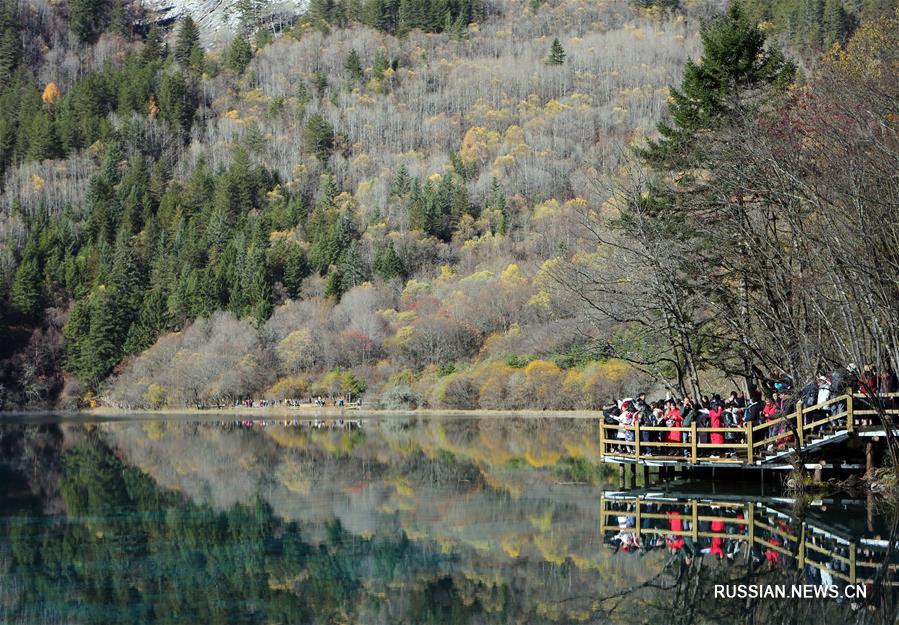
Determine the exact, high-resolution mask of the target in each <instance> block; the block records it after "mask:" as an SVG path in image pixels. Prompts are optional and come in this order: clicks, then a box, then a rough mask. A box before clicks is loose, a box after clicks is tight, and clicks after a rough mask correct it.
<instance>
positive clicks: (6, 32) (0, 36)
mask: <svg viewBox="0 0 899 625" xmlns="http://www.w3.org/2000/svg"><path fill="white" fill-rule="evenodd" d="M20 28H21V26H20V24H19V11H18V6H17V4H16V2H15V0H0V93H2V92H3V91H4V89H5V87H6V85H10V84H11V82H12V78H13V74H14V73H15V71H16V68H17V67H18V66H19V61H20V60H21V58H22V36H21V30H20ZM0 123H2V122H0ZM0 150H2V146H0ZM0 166H2V160H0Z"/></svg>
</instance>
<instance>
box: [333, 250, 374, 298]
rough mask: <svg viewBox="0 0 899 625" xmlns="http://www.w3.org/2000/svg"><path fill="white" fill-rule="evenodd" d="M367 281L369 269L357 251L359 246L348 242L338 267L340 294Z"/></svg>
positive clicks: (360, 253)
mask: <svg viewBox="0 0 899 625" xmlns="http://www.w3.org/2000/svg"><path fill="white" fill-rule="evenodd" d="M368 279H369V268H368V265H367V263H366V262H365V259H364V258H363V257H362V252H361V251H360V250H359V244H358V243H357V242H356V241H350V243H349V245H348V246H347V248H346V253H345V254H344V258H343V262H342V263H341V266H340V282H341V292H344V293H345V292H346V291H349V290H350V289H351V288H353V287H354V286H359V285H360V284H362V283H363V282H366V281H367V280H368Z"/></svg>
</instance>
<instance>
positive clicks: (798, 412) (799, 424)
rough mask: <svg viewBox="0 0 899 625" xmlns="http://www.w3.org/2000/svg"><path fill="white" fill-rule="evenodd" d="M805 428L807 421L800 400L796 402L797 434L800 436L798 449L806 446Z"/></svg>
mask: <svg viewBox="0 0 899 625" xmlns="http://www.w3.org/2000/svg"><path fill="white" fill-rule="evenodd" d="M803 428H805V423H804V422H803V418H802V402H801V401H798V402H796V436H797V437H798V440H797V441H796V443H797V447H796V449H802V448H803V447H804V446H805V434H804V431H803Z"/></svg>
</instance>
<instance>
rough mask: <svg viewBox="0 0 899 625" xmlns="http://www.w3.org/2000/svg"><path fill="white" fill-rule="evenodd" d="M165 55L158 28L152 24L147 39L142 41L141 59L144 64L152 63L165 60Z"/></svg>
mask: <svg viewBox="0 0 899 625" xmlns="http://www.w3.org/2000/svg"><path fill="white" fill-rule="evenodd" d="M165 55H166V48H165V43H164V42H163V40H162V35H161V34H160V33H159V28H158V27H157V26H156V24H153V25H152V26H150V30H149V32H148V33H147V38H146V39H145V40H144V47H143V49H142V50H141V58H142V59H143V61H144V63H153V62H154V61H161V60H162V59H164V58H165Z"/></svg>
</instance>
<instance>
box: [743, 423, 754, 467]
mask: <svg viewBox="0 0 899 625" xmlns="http://www.w3.org/2000/svg"><path fill="white" fill-rule="evenodd" d="M744 425H745V426H746V462H749V463H750V464H751V463H752V459H753V458H752V421H747V422H746V423H744Z"/></svg>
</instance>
